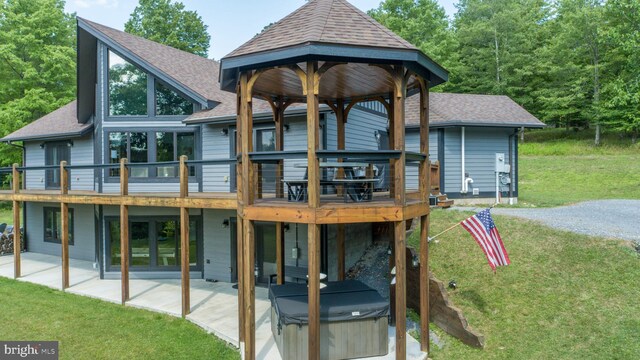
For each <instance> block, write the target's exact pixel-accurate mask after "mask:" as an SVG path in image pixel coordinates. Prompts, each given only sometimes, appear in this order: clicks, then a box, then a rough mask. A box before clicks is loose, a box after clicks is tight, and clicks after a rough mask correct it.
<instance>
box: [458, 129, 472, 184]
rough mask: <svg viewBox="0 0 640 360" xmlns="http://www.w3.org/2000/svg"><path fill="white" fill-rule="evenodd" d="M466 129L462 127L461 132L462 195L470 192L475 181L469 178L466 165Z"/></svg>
mask: <svg viewBox="0 0 640 360" xmlns="http://www.w3.org/2000/svg"><path fill="white" fill-rule="evenodd" d="M465 147H466V145H465V128H464V126H462V127H461V132H460V163H461V166H460V169H461V172H462V174H461V175H462V177H461V180H462V189H461V190H460V193H461V194H466V193H468V192H469V184H473V179H472V178H470V177H469V174H468V173H467V171H466V164H465Z"/></svg>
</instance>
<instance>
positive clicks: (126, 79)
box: [108, 50, 147, 116]
mask: <svg viewBox="0 0 640 360" xmlns="http://www.w3.org/2000/svg"><path fill="white" fill-rule="evenodd" d="M108 86H109V115H110V116H125V115H147V74H146V73H145V72H144V71H142V70H140V69H139V68H137V67H136V66H135V65H133V64H131V63H129V62H127V61H126V60H125V59H123V58H122V57H120V56H119V55H117V54H116V53H114V52H113V51H111V50H109V84H108Z"/></svg>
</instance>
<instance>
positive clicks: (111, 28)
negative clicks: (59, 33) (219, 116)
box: [76, 16, 219, 64]
mask: <svg viewBox="0 0 640 360" xmlns="http://www.w3.org/2000/svg"><path fill="white" fill-rule="evenodd" d="M76 17H77V18H78V19H80V20H82V21H84V22H86V23H88V24H89V25H90V26H91V27H93V28H94V29H95V30H98V31H100V32H101V33H103V34H104V32H103V31H102V30H100V29H99V28H97V27H96V25H97V26H98V27H103V28H108V29H110V30H113V31H117V32H119V33H122V34H126V35H128V36H132V37H135V38H138V39H140V40H143V41H146V42H150V43H153V44H155V45H157V46H162V47H164V48H167V49H171V50H172V51H179V52H181V53H183V54H185V55H188V56H193V57H195V58H198V59H203V60H207V61H211V62H213V63H215V64H219V62H218V61H216V60H214V59H209V58H207V57H204V56H200V55H197V54H194V53H190V52H188V51H185V50H181V49H178V48H174V47H173V46H169V45H165V44H162V43H159V42H157V41H153V40H149V39H147V38H145V37H142V36H139V35H135V34H132V33H128V32H126V31H124V30H120V29H116V28H114V27H111V26H107V25H104V24H100V23H98V22H95V21H92V20H89V19H86V18H83V17H80V16H76ZM105 35H106V34H105ZM107 37H109V38H111V37H110V36H107ZM120 45H121V46H123V47H125V48H127V49H129V50H132V49H130V48H129V47H127V46H125V45H124V44H120ZM133 50H135V49H133Z"/></svg>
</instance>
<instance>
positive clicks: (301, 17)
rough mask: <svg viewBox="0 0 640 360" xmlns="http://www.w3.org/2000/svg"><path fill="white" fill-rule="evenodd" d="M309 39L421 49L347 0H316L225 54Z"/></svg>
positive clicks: (254, 50) (252, 51)
mask: <svg viewBox="0 0 640 360" xmlns="http://www.w3.org/2000/svg"><path fill="white" fill-rule="evenodd" d="M345 29H348V31H345ZM305 43H325V44H342V45H354V46H368V47H375V48H393V49H402V50H418V49H417V48H416V47H415V46H413V45H411V44H410V43H409V42H407V41H406V40H404V39H403V38H401V37H400V36H398V35H396V34H394V33H393V32H392V31H391V30H389V29H387V28H386V27H384V26H383V25H381V24H379V23H378V22H376V21H375V20H373V19H372V18H371V17H370V16H369V15H367V14H365V13H364V12H362V11H360V10H359V9H358V8H356V7H355V6H353V5H351V4H349V2H347V1H345V0H312V1H309V2H307V3H306V4H305V5H303V6H302V7H300V8H299V9H298V10H296V11H294V12H293V13H291V14H289V15H288V16H286V17H285V18H283V19H282V20H280V21H278V22H277V23H275V24H274V25H272V26H271V27H270V28H269V29H267V30H266V31H264V32H263V33H261V34H258V35H256V36H255V37H254V38H253V39H251V40H249V41H248V42H246V43H245V44H243V45H242V46H240V47H239V48H237V49H236V50H234V51H233V52H231V53H230V54H229V55H227V56H225V58H228V57H234V56H240V55H247V54H252V53H258V52H262V51H267V50H274V49H280V48H285V47H289V46H295V45H300V44H305Z"/></svg>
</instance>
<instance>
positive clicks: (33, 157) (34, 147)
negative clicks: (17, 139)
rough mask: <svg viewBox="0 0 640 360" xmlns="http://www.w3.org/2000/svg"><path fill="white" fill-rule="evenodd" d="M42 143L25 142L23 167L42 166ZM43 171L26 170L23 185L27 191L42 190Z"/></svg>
mask: <svg viewBox="0 0 640 360" xmlns="http://www.w3.org/2000/svg"><path fill="white" fill-rule="evenodd" d="M40 144H42V142H25V143H24V151H25V166H43V165H44V149H41V148H40ZM44 177H45V176H44V170H28V171H26V172H25V185H26V188H27V189H29V190H44Z"/></svg>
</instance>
